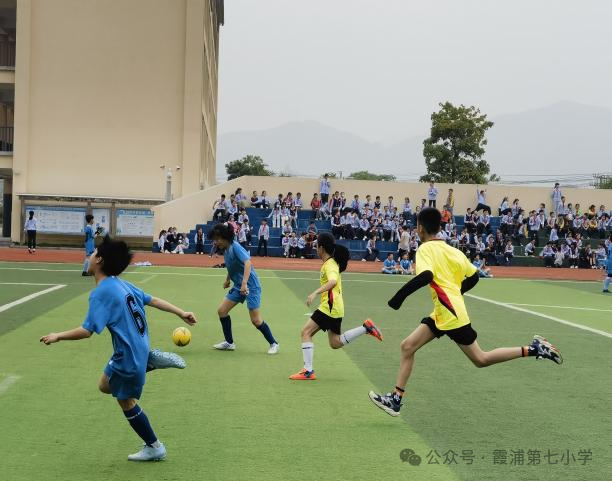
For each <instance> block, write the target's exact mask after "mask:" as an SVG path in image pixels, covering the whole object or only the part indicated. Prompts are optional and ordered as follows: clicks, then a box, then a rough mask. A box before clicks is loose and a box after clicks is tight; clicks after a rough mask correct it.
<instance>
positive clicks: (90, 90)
mask: <svg viewBox="0 0 612 481" xmlns="http://www.w3.org/2000/svg"><path fill="white" fill-rule="evenodd" d="M223 7H224V5H223V0H104V1H99V0H0V176H1V178H2V181H1V182H0V184H2V190H3V193H4V195H3V201H4V202H3V204H4V207H3V209H2V210H3V234H4V236H9V235H10V237H11V238H12V240H13V241H19V240H20V237H21V235H22V230H23V227H22V226H23V215H24V208H25V207H24V206H25V205H26V204H27V203H32V202H34V203H36V204H38V205H44V204H53V205H60V204H61V205H62V206H75V207H85V208H86V209H88V210H90V209H91V208H94V207H104V206H108V207H111V206H112V208H113V209H114V208H130V207H131V208H140V209H143V208H149V207H152V206H153V205H157V204H159V203H161V202H162V201H163V200H164V198H165V196H166V181H167V175H168V170H169V169H170V171H171V175H172V197H173V198H179V197H182V196H184V195H186V194H189V193H193V192H196V191H198V190H201V189H205V188H207V187H209V186H211V185H213V184H214V183H215V174H216V172H215V152H216V137H217V83H218V80H217V79H218V77H217V75H218V55H219V28H220V26H221V25H222V24H223V22H224V18H223ZM13 105H14V113H13ZM13 129H14V134H13ZM13 139H14V141H13ZM162 166H164V167H163V168H162ZM11 204H12V205H11ZM9 218H10V219H11V221H10V222H8V219H9Z"/></svg>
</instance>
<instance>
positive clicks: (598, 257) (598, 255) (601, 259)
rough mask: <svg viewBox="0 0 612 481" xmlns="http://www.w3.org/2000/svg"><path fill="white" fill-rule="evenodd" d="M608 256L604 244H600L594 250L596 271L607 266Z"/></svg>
mask: <svg viewBox="0 0 612 481" xmlns="http://www.w3.org/2000/svg"><path fill="white" fill-rule="evenodd" d="M607 260H608V254H607V250H606V244H605V243H604V242H600V243H599V246H598V247H597V249H596V250H595V265H596V266H597V268H598V269H605V268H606V266H607V264H606V263H607Z"/></svg>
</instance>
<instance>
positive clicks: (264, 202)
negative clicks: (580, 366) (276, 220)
mask: <svg viewBox="0 0 612 481" xmlns="http://www.w3.org/2000/svg"><path fill="white" fill-rule="evenodd" d="M259 203H260V204H261V208H262V209H269V208H270V201H269V200H268V193H267V192H266V191H265V190H262V191H261V195H260V196H259Z"/></svg>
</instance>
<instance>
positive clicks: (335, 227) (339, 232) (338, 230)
mask: <svg viewBox="0 0 612 481" xmlns="http://www.w3.org/2000/svg"><path fill="white" fill-rule="evenodd" d="M331 228H332V234H334V237H335V238H336V239H341V238H342V237H343V235H344V225H343V224H342V221H341V219H340V212H338V211H336V213H335V214H334V216H333V217H332V221H331Z"/></svg>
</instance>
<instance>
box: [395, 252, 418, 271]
mask: <svg viewBox="0 0 612 481" xmlns="http://www.w3.org/2000/svg"><path fill="white" fill-rule="evenodd" d="M398 274H402V275H405V276H409V275H412V274H414V266H413V264H412V262H411V261H410V259H408V253H407V252H406V253H404V255H402V256H401V257H400V259H399V267H398Z"/></svg>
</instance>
